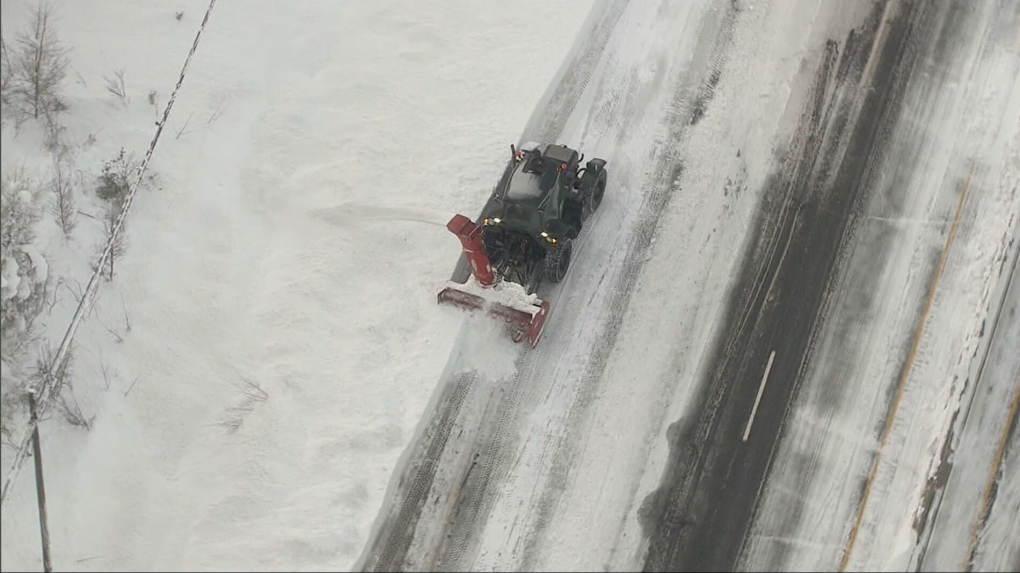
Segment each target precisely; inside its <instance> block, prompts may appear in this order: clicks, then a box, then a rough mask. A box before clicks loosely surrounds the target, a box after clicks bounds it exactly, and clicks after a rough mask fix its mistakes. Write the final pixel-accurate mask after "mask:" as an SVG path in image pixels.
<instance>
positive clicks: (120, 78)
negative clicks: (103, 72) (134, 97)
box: [103, 70, 131, 107]
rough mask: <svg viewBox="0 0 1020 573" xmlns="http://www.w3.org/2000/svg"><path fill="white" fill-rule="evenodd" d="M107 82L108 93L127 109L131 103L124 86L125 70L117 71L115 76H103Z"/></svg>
mask: <svg viewBox="0 0 1020 573" xmlns="http://www.w3.org/2000/svg"><path fill="white" fill-rule="evenodd" d="M103 79H104V80H106V91H107V92H108V93H109V94H110V95H112V96H113V97H115V98H117V99H118V100H119V101H120V103H121V105H123V106H124V107H127V106H128V104H129V103H131V101H130V99H129V98H128V96H127V88H126V87H125V86H124V70H117V71H116V72H114V73H113V76H112V77H111V76H103Z"/></svg>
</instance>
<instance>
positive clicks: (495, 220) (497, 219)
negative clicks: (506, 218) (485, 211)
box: [492, 217, 503, 225]
mask: <svg viewBox="0 0 1020 573" xmlns="http://www.w3.org/2000/svg"><path fill="white" fill-rule="evenodd" d="M492 222H493V223H495V224H497V225H498V224H500V223H502V222H503V219H500V218H499V217H496V218H495V219H493V220H492Z"/></svg>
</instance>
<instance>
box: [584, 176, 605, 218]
mask: <svg viewBox="0 0 1020 573" xmlns="http://www.w3.org/2000/svg"><path fill="white" fill-rule="evenodd" d="M605 193H606V170H605V169H603V170H602V171H600V172H599V176H598V179H596V180H595V184H594V185H592V188H591V190H590V191H588V193H587V194H586V195H585V196H584V218H585V219H587V218H588V217H591V216H592V215H594V214H595V211H598V210H599V205H601V204H602V196H603V195H605Z"/></svg>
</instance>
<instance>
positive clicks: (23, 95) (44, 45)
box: [10, 2, 70, 119]
mask: <svg viewBox="0 0 1020 573" xmlns="http://www.w3.org/2000/svg"><path fill="white" fill-rule="evenodd" d="M53 23H54V17H53V14H52V11H51V10H50V7H49V6H48V5H47V4H46V3H45V2H40V3H39V4H38V5H37V6H36V9H35V13H34V15H33V18H32V27H31V30H30V31H28V32H26V33H21V34H19V35H18V37H17V38H16V46H15V49H14V50H13V53H12V54H10V65H11V78H10V81H11V82H12V86H11V89H12V95H14V96H15V97H16V98H17V99H18V100H20V102H21V103H22V104H24V106H25V110H26V111H27V112H28V113H30V114H31V115H32V117H34V118H36V119H38V118H39V117H40V116H42V115H44V114H46V113H54V114H55V113H59V112H62V111H66V110H67V104H66V103H65V102H64V101H63V99H62V97H61V94H60V84H61V83H62V82H63V81H64V77H65V76H66V75H67V68H68V65H69V64H70V60H69V59H68V53H69V52H70V50H69V49H68V48H66V47H65V46H64V45H63V44H62V43H61V42H60V41H59V40H57V37H56V32H55V30H54V26H53Z"/></svg>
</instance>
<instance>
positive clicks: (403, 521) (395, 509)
mask: <svg viewBox="0 0 1020 573" xmlns="http://www.w3.org/2000/svg"><path fill="white" fill-rule="evenodd" d="M629 1H630V0H605V2H604V3H603V4H602V6H604V10H603V15H602V17H601V18H597V17H596V16H595V14H596V8H598V7H599V5H596V6H593V9H592V12H591V14H592V16H591V18H590V22H591V28H590V29H587V30H586V29H584V28H582V29H581V30H580V32H579V44H578V47H577V48H576V50H575V55H574V57H573V58H572V59H570V60H568V63H565V64H564V67H563V70H564V71H563V72H562V73H561V74H560V76H559V78H558V80H554V82H555V87H554V88H552V89H550V91H549V96H548V98H547V100H548V101H547V102H545V103H541V104H540V106H539V107H538V111H536V113H535V114H534V115H533V116H532V119H531V121H530V124H529V126H528V128H527V129H526V130H525V132H524V135H523V136H522V141H526V140H528V139H534V138H541V139H548V140H552V139H555V138H556V137H558V135H559V130H561V129H562V127H563V125H564V124H565V123H566V121H567V118H568V117H569V116H570V114H571V113H572V112H573V109H574V106H575V105H576V104H577V101H578V100H579V99H580V97H581V93H582V92H583V90H584V89H585V88H586V87H587V84H588V81H589V79H590V78H591V75H592V74H593V73H594V71H595V67H596V66H597V65H598V63H599V62H600V60H601V59H602V54H603V51H604V50H605V47H606V45H607V44H608V42H609V38H610V37H611V36H612V34H613V31H614V30H615V28H616V24H617V23H618V21H619V19H620V16H621V15H622V14H623V12H624V10H625V8H626V7H627V5H628V3H629ZM511 170H512V163H510V162H508V164H507V167H506V169H505V170H504V173H503V175H502V177H501V179H500V181H499V182H498V183H497V185H496V186H495V187H494V191H493V193H495V190H496V189H499V188H501V187H502V186H503V185H504V184H505V183H506V180H507V178H508V177H509V175H510V173H511ZM490 201H491V198H490ZM486 207H488V204H487V205H486ZM483 212H484V209H483ZM479 217H481V215H479ZM469 277H470V272H469V271H468V269H467V263H466V260H465V258H464V256H463V254H462V255H461V257H460V260H459V261H458V263H457V266H456V267H455V269H454V271H453V275H452V277H451V279H452V280H455V281H458V282H464V281H465V280H467V279H468V278H469ZM444 378H445V376H444ZM473 382H474V380H473V378H470V377H468V378H456V379H444V380H441V381H440V384H439V388H440V390H439V393H440V394H439V399H438V400H437V401H436V404H435V406H434V407H433V408H430V409H429V410H427V411H426V412H425V414H424V416H426V417H428V418H429V420H430V421H429V423H428V426H427V428H426V430H425V431H424V432H423V433H422V434H421V435H420V436H419V437H418V438H417V439H415V440H413V441H412V443H411V444H409V445H408V454H407V456H408V457H406V458H405V460H404V461H402V462H401V463H398V465H397V468H396V469H395V470H394V478H396V477H397V476H400V478H399V481H398V483H397V485H396V489H395V490H394V493H393V494H392V496H391V497H390V500H389V508H388V510H384V512H385V513H384V514H383V515H382V516H381V523H379V524H377V526H376V528H375V530H374V531H373V533H372V535H371V537H370V538H369V541H368V542H367V543H366V546H365V552H364V554H363V556H362V558H361V559H360V560H359V563H358V564H356V565H355V569H356V570H361V571H394V570H397V569H399V568H401V567H402V566H403V564H404V558H405V557H406V553H407V550H408V548H409V547H410V545H411V543H412V541H413V538H414V534H415V526H416V525H417V522H418V518H419V517H420V515H421V510H422V505H423V504H424V502H425V499H426V497H427V496H428V493H429V490H430V489H431V487H432V483H433V481H434V480H435V476H436V470H437V463H438V460H439V458H440V456H441V453H442V451H443V449H444V448H445V447H446V442H447V439H448V438H449V428H452V424H453V423H454V421H455V420H456V415H457V414H458V413H459V411H460V407H461V405H462V404H463V402H464V400H465V398H466V397H467V395H468V394H469V392H470V391H471V389H472V387H473ZM447 424H450V425H451V426H449V428H448V427H447ZM430 428H437V429H436V430H435V431H429V429H430ZM444 430H445V431H444ZM411 452H417V454H416V455H413V456H412V455H411ZM408 478H410V480H409V481H405V480H407V479H408Z"/></svg>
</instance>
